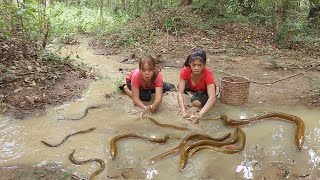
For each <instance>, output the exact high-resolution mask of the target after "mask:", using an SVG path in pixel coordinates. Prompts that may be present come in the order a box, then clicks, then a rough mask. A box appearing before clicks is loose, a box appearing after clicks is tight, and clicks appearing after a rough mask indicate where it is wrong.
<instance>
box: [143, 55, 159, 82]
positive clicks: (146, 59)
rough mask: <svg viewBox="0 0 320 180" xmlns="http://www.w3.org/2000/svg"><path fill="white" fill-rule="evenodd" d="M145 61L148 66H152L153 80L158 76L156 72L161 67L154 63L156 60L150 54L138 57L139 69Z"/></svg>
mask: <svg viewBox="0 0 320 180" xmlns="http://www.w3.org/2000/svg"><path fill="white" fill-rule="evenodd" d="M145 63H148V64H149V66H150V67H151V68H153V76H152V78H151V81H152V82H153V81H154V80H156V78H157V77H158V74H159V72H160V71H161V67H160V66H158V65H156V61H155V59H154V58H153V57H152V56H151V55H150V56H145V57H142V58H140V60H139V69H141V68H142V67H143V65H144V64H145Z"/></svg>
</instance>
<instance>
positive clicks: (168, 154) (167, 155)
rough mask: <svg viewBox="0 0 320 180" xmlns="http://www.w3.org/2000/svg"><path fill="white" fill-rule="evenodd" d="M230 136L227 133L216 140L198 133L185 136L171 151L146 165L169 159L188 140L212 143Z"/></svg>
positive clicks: (152, 159)
mask: <svg viewBox="0 0 320 180" xmlns="http://www.w3.org/2000/svg"><path fill="white" fill-rule="evenodd" d="M230 136H231V133H228V134H226V135H224V136H222V137H217V138H213V137H211V136H208V135H204V134H199V133H191V134H189V135H187V136H186V137H185V138H184V139H183V140H182V141H181V143H180V144H179V145H178V146H177V147H175V148H173V149H170V150H169V151H166V152H164V153H162V154H160V155H158V156H156V157H154V158H151V159H150V160H149V161H148V163H154V162H156V161H158V160H161V159H164V158H166V157H169V156H172V155H174V154H176V153H177V152H179V151H180V150H181V149H182V148H183V147H184V146H185V145H186V144H187V142H188V141H190V140H198V139H207V140H213V141H223V140H226V139H228V138H229V137H230Z"/></svg>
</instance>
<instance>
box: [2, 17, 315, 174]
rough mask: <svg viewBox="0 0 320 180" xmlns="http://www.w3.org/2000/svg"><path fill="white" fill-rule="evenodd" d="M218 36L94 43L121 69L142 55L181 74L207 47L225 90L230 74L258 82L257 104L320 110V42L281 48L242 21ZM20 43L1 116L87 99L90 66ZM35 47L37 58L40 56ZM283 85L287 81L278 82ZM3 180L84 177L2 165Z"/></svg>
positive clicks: (6, 58)
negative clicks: (138, 44)
mask: <svg viewBox="0 0 320 180" xmlns="http://www.w3.org/2000/svg"><path fill="white" fill-rule="evenodd" d="M215 32H216V34H215V35H210V34H208V33H206V32H204V31H202V30H194V31H192V32H189V33H184V34H181V35H180V36H175V35H174V34H165V33H161V32H159V34H157V36H156V37H157V38H156V39H155V40H154V42H152V43H150V44H149V46H148V48H147V49H146V51H147V52H145V53H141V51H140V50H139V48H134V47H132V48H128V47H122V46H117V44H116V43H115V44H114V45H112V46H106V45H105V42H107V41H115V42H116V41H117V37H114V36H112V35H111V36H107V37H105V38H104V39H102V40H101V39H100V40H101V41H94V40H93V41H92V43H91V47H92V48H94V49H95V52H96V54H100V55H105V56H109V57H112V58H113V59H114V60H116V61H119V62H121V63H137V61H138V58H139V57H141V56H142V55H144V54H151V55H153V56H154V57H155V58H156V60H157V63H158V64H159V65H160V66H161V67H163V68H165V67H168V68H176V69H177V71H179V69H180V67H182V64H183V62H184V60H185V58H186V57H187V55H188V53H190V52H191V51H192V50H193V49H195V48H197V47H201V48H203V49H204V50H205V51H206V52H207V55H208V63H207V66H208V67H210V68H211V69H212V70H213V71H214V73H215V76H216V80H217V82H218V85H219V83H220V81H219V80H220V79H221V78H222V77H224V76H228V75H236V76H241V77H246V78H248V79H249V80H251V81H252V82H251V86H250V98H249V100H250V101H255V102H258V101H259V102H264V103H271V104H279V105H302V106H306V107H309V108H313V107H320V86H319V84H320V66H319V64H320V61H319V58H320V48H317V47H319V46H320V43H319V42H318V44H315V45H314V48H313V49H307V48H304V46H303V45H301V44H293V46H292V47H291V49H280V48H278V47H277V44H276V43H275V42H274V35H273V32H272V31H269V30H267V29H263V28H262V27H259V26H256V25H251V26H242V25H240V24H237V23H231V24H226V25H223V26H220V27H217V28H216V29H215ZM20 44H21V43H20V42H19V41H18V40H16V39H11V40H10V41H1V43H0V52H1V53H0V54H1V55H0V62H1V64H0V65H1V66H0V68H1V71H0V73H1V74H0V75H1V76H0V77H1V78H0V110H1V112H2V113H3V114H6V115H13V116H16V117H17V118H21V119H23V118H24V117H27V116H33V115H37V114H41V113H44V112H45V109H46V108H49V107H52V106H56V105H59V104H62V103H63V102H65V101H69V100H72V99H76V98H79V97H81V94H82V93H83V92H84V91H85V89H86V87H87V85H88V83H90V81H91V80H92V76H93V75H91V74H90V73H89V71H88V69H86V67H75V66H73V65H72V63H66V64H61V63H57V62H56V61H52V60H40V59H39V58H38V57H37V56H36V55H35V54H36V53H29V54H28V55H25V54H24V52H23V51H21V48H22V47H21V46H20ZM28 48H29V52H34V50H32V48H31V47H28ZM316 65H317V67H315V66H316ZM313 67H314V68H313ZM310 68H312V69H311V70H310ZM306 70H308V71H307V72H305V73H303V74H299V75H297V76H294V77H291V78H288V79H285V78H286V77H290V76H293V75H296V74H297V73H302V72H304V71H306ZM277 80H279V82H275V81H277ZM3 178H4V179H79V177H75V176H72V175H70V174H69V173H66V172H64V171H62V170H61V169H56V168H47V167H42V168H39V167H37V168H35V167H30V166H17V167H16V166H15V167H10V168H9V167H6V168H5V167H2V168H1V169H0V179H3Z"/></svg>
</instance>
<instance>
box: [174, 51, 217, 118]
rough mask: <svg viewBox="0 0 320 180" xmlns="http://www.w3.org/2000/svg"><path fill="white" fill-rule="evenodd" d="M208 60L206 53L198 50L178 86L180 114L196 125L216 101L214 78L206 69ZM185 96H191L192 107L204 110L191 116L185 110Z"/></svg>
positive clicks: (184, 69) (188, 62)
mask: <svg viewBox="0 0 320 180" xmlns="http://www.w3.org/2000/svg"><path fill="white" fill-rule="evenodd" d="M206 60H207V57H206V53H205V52H204V51H203V50H201V49H197V50H195V51H194V52H192V53H191V54H190V55H189V56H188V58H187V59H186V61H185V63H184V67H183V68H182V70H181V72H180V81H179V85H178V103H179V109H180V113H181V115H182V117H185V118H188V119H190V120H192V121H193V122H194V123H195V124H196V123H198V122H199V120H200V119H201V118H202V116H203V115H204V114H205V113H207V112H208V111H209V110H210V109H211V108H212V107H213V105H214V103H215V101H216V96H215V94H216V89H215V87H216V85H215V81H214V76H213V74H212V72H211V70H210V69H209V68H207V67H206ZM183 94H188V95H190V96H191V103H192V105H193V106H195V107H198V108H201V107H202V109H201V110H200V111H199V112H197V113H195V114H189V113H188V112H187V111H186V108H185V104H184V101H183Z"/></svg>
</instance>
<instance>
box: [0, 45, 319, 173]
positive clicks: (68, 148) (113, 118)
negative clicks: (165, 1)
mask: <svg viewBox="0 0 320 180" xmlns="http://www.w3.org/2000/svg"><path fill="white" fill-rule="evenodd" d="M71 51H76V52H77V54H78V56H80V58H81V59H78V60H77V61H78V62H83V63H85V64H87V65H88V66H90V67H93V68H94V69H95V71H96V72H97V73H98V74H99V77H100V78H99V79H98V80H96V81H94V82H92V83H91V84H90V86H89V88H88V91H87V92H85V93H84V94H83V96H82V98H81V99H79V100H76V101H74V102H67V103H66V104H64V105H63V106H60V107H56V108H53V109H49V110H48V112H47V115H45V116H41V117H32V118H30V119H27V120H23V121H21V120H16V119H13V118H11V117H1V121H0V135H1V137H0V150H1V152H0V164H1V166H10V165H15V164H30V165H39V166H40V165H50V166H55V167H56V166H58V167H61V168H63V169H65V170H67V171H70V172H72V173H75V174H77V175H79V176H83V177H89V176H90V174H91V173H92V172H94V171H95V170H96V169H98V168H99V165H98V164H95V163H91V164H87V165H82V166H76V165H73V164H71V163H70V162H69V161H68V156H69V154H70V153H71V152H72V150H73V149H74V150H75V158H76V159H77V160H86V159H90V158H100V159H102V160H104V161H105V163H106V169H105V170H104V171H103V172H102V173H101V174H99V175H98V176H97V179H107V178H108V177H109V178H134V179H135V178H144V179H153V178H155V179H186V178H188V179H200V178H202V179H207V178H211V179H263V178H264V177H265V178H267V179H279V178H282V177H283V178H285V177H286V178H289V179H290V178H291V179H296V178H299V176H300V177H306V178H310V179H316V178H320V174H319V170H320V151H319V150H320V149H319V147H318V145H319V143H320V111H319V109H313V110H310V109H304V108H302V107H278V106H272V105H265V104H257V103H253V102H250V103H248V104H247V105H245V106H241V107H240V106H229V105H225V104H222V103H220V102H219V101H218V102H217V104H216V106H215V108H214V109H213V110H212V111H210V112H209V113H208V115H207V116H206V117H204V118H205V119H208V118H210V117H216V116H218V115H219V114H222V113H224V114H227V115H228V116H229V117H230V118H234V119H239V118H246V117H253V116H257V115H259V114H263V113H265V112H285V113H289V114H293V115H296V116H298V117H300V118H302V119H303V120H304V122H305V124H306V141H305V144H304V147H303V150H302V151H301V152H299V151H298V150H297V148H296V145H295V141H294V136H295V126H294V124H292V123H288V122H283V121H278V120H271V121H263V122H259V123H255V124H253V125H250V126H246V127H243V131H244V132H245V133H246V135H247V143H246V146H245V148H244V150H243V151H241V152H239V153H236V154H223V153H219V152H214V151H208V150H204V151H201V152H199V153H197V154H196V155H195V156H193V157H192V158H190V159H189V161H188V164H187V166H186V168H185V169H184V170H183V171H182V172H179V169H178V165H179V156H178V155H174V156H172V157H169V158H166V159H164V160H161V161H158V162H156V163H154V164H147V161H148V160H149V159H150V158H152V157H154V156H156V155H158V154H160V153H162V152H164V151H167V150H169V149H171V148H174V147H175V146H177V145H178V144H179V143H180V141H181V139H182V138H184V137H185V136H186V135H188V134H190V133H191V132H200V133H203V134H209V135H211V136H213V137H215V136H222V135H224V134H226V133H228V132H233V130H234V129H233V128H227V127H225V126H223V124H222V122H220V121H218V120H203V121H201V122H200V124H199V125H194V124H192V123H191V122H189V121H187V120H184V119H182V118H181V117H180V116H179V115H178V113H177V99H176V94H175V93H174V92H171V93H168V94H165V95H164V97H163V102H162V104H161V106H160V108H159V110H158V111H157V113H155V114H153V115H152V116H153V117H154V118H155V119H157V120H159V121H161V122H162V123H171V124H175V125H179V126H184V127H187V128H189V130H188V131H178V130H174V129H168V128H162V127H159V126H157V125H155V124H153V123H151V122H148V121H146V120H141V119H139V117H140V115H141V110H139V109H138V108H136V107H134V106H133V105H132V103H131V100H130V99H129V98H128V97H127V96H124V95H122V94H119V93H117V92H115V89H116V87H115V86H116V84H117V81H118V80H119V79H123V77H124V73H121V72H119V68H124V69H125V68H128V69H131V68H134V67H135V66H134V65H124V64H120V63H117V62H116V61H114V60H112V59H108V58H106V57H104V56H98V55H94V54H93V51H91V50H90V49H88V48H87V46H86V45H83V46H70V47H68V49H65V50H64V51H63V52H64V53H69V52H71ZM74 55H75V54H74ZM178 73H179V70H178V69H163V74H164V77H165V78H166V81H169V82H172V83H175V82H177V81H178V79H177V77H178ZM106 93H107V94H108V95H109V96H108V97H107V98H106V97H105V94H106ZM90 105H101V107H100V108H98V109H92V110H90V111H89V113H88V115H87V116H86V117H85V118H83V119H81V120H75V121H72V120H59V118H61V116H64V117H73V118H76V117H80V116H81V115H82V113H83V111H84V109H85V108H86V107H88V106H90ZM91 127H96V129H95V130H94V131H92V132H89V133H87V134H78V135H75V136H72V137H71V138H69V139H68V140H67V141H66V142H65V143H64V144H62V145H61V146H59V147H56V148H50V147H47V146H45V145H44V144H42V143H41V141H46V142H48V143H52V144H57V143H59V142H61V140H62V139H63V138H64V137H65V136H66V135H68V134H72V133H74V132H77V131H80V130H85V129H88V128H91ZM125 133H137V134H139V135H143V136H147V137H156V138H163V136H165V135H170V136H171V137H172V138H171V139H169V141H168V142H167V143H165V144H156V143H149V142H146V141H143V140H135V139H130V140H124V141H120V142H118V143H117V146H118V154H117V156H116V158H115V160H111V159H110V153H109V141H110V139H111V138H112V137H114V136H116V135H120V134H125Z"/></svg>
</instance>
